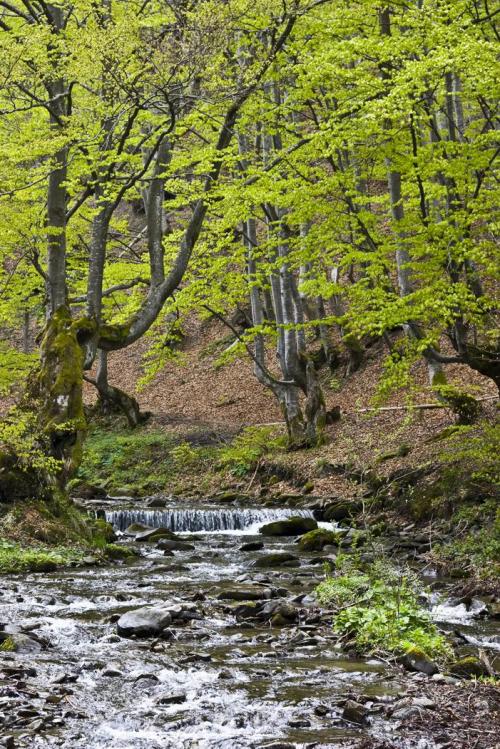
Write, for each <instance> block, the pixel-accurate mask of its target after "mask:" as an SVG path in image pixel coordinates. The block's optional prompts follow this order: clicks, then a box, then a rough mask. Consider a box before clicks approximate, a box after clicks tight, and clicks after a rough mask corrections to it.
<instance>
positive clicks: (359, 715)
mask: <svg viewBox="0 0 500 749" xmlns="http://www.w3.org/2000/svg"><path fill="white" fill-rule="evenodd" d="M368 712H369V711H368V709H367V708H366V707H365V706H364V705H361V704H360V703H359V702H355V701H354V700H347V702H346V703H345V705H344V710H343V712H342V717H343V718H344V720H348V721H349V722H350V723H359V724H360V725H363V724H364V723H366V722H367V719H368Z"/></svg>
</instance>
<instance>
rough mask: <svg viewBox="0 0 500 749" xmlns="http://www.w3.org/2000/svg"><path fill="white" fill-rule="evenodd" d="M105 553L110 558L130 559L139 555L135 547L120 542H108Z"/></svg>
mask: <svg viewBox="0 0 500 749" xmlns="http://www.w3.org/2000/svg"><path fill="white" fill-rule="evenodd" d="M104 553H105V555H106V556H107V557H108V559H130V558H132V557H136V556H137V552H136V551H134V550H133V549H129V548H128V547H127V546H119V545H118V544H107V546H106V547H105V549H104Z"/></svg>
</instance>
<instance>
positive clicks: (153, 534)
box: [135, 528, 177, 543]
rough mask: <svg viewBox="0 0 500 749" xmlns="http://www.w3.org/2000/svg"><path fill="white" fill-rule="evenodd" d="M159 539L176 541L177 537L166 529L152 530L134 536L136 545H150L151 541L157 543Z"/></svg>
mask: <svg viewBox="0 0 500 749" xmlns="http://www.w3.org/2000/svg"><path fill="white" fill-rule="evenodd" d="M160 538H170V539H176V538H177V536H176V535H175V533H172V531H170V530H169V529H168V528H152V529H151V530H147V531H141V532H140V533H136V534H135V540H136V541H137V542H138V543H152V542H153V541H159V540H160Z"/></svg>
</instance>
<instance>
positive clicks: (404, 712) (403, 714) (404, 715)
mask: <svg viewBox="0 0 500 749" xmlns="http://www.w3.org/2000/svg"><path fill="white" fill-rule="evenodd" d="M415 715H420V708H418V707H412V706H409V707H401V708H400V709H399V710H395V711H394V712H393V713H392V716H391V717H392V718H394V719H395V720H408V719H409V718H413V717H414V716H415Z"/></svg>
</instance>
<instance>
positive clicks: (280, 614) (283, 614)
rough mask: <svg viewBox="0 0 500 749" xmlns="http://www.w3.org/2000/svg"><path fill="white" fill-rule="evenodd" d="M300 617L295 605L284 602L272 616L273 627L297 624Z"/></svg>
mask: <svg viewBox="0 0 500 749" xmlns="http://www.w3.org/2000/svg"><path fill="white" fill-rule="evenodd" d="M262 613H264V611H263V612H262ZM298 619H299V612H298V610H297V609H296V608H295V607H294V606H290V604H287V603H284V604H281V605H280V606H279V608H278V609H277V610H276V611H275V613H274V614H273V616H272V617H271V624H272V626H273V627H288V626H290V624H295V623H296V622H297V621H298Z"/></svg>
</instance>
